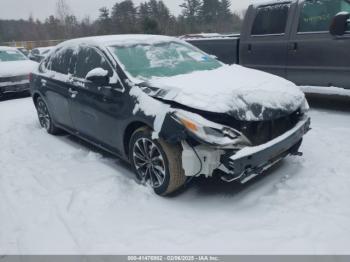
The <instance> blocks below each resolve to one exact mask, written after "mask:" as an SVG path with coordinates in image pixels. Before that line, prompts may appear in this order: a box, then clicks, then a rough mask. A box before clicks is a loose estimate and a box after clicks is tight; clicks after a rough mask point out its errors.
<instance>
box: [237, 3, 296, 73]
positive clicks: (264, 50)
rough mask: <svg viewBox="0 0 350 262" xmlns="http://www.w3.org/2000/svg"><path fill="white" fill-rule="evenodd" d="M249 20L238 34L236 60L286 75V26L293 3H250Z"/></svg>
mask: <svg viewBox="0 0 350 262" xmlns="http://www.w3.org/2000/svg"><path fill="white" fill-rule="evenodd" d="M250 8H251V10H249V11H248V14H249V15H250V16H251V19H248V20H247V21H251V24H249V25H245V27H246V28H248V30H247V31H246V32H244V33H243V34H242V39H241V44H240V62H241V64H242V65H244V66H247V67H251V68H255V69H259V70H263V71H266V72H269V73H272V74H275V75H279V76H281V77H286V66H287V50H288V40H289V33H290V30H289V29H290V26H291V23H292V17H293V14H294V11H295V8H296V5H295V4H293V3H291V2H288V1H286V2H281V3H274V4H268V5H261V6H259V7H255V6H251V7H250Z"/></svg>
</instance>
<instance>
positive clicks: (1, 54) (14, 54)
mask: <svg viewBox="0 0 350 262" xmlns="http://www.w3.org/2000/svg"><path fill="white" fill-rule="evenodd" d="M21 60H27V58H26V57H25V56H24V55H23V54H22V53H21V52H19V51H17V50H0V62H9V61H21Z"/></svg>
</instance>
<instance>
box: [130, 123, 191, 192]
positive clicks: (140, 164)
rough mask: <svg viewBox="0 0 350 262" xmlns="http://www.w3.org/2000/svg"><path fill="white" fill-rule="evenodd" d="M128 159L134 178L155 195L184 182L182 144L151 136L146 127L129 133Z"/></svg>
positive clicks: (182, 184) (179, 185)
mask: <svg viewBox="0 0 350 262" xmlns="http://www.w3.org/2000/svg"><path fill="white" fill-rule="evenodd" d="M129 159H130V162H131V164H132V166H133V168H134V170H135V173H136V177H137V179H138V180H139V181H140V182H141V183H144V184H146V183H147V184H149V185H150V186H151V187H152V188H153V190H154V192H155V193H156V194H158V195H161V196H167V195H170V194H172V193H175V192H176V191H178V190H179V189H181V187H183V186H184V185H185V183H186V180H187V178H186V176H185V171H184V170H183V167H182V148H181V146H180V145H171V144H169V143H167V142H166V141H164V140H163V139H157V140H154V139H152V131H151V130H150V129H149V128H147V127H142V128H139V129H137V130H136V131H135V132H134V134H133V135H132V137H131V140H130V145H129Z"/></svg>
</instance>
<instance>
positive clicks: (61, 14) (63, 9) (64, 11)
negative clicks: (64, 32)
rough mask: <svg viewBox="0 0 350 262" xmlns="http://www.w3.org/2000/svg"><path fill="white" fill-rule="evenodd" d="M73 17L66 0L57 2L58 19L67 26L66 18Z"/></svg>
mask: <svg viewBox="0 0 350 262" xmlns="http://www.w3.org/2000/svg"><path fill="white" fill-rule="evenodd" d="M70 15H71V10H70V7H69V5H68V4H67V2H66V0H57V2H56V17H57V18H58V19H59V20H60V21H61V23H62V24H65V22H66V18H67V17H68V16H70Z"/></svg>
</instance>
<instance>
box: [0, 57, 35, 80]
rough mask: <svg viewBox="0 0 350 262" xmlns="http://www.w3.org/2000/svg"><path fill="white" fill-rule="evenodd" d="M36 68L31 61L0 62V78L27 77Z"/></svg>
mask: <svg viewBox="0 0 350 262" xmlns="http://www.w3.org/2000/svg"><path fill="white" fill-rule="evenodd" d="M37 67H38V63H36V62H34V61H31V60H21V61H9V62H0V77H11V76H22V75H29V74H30V73H31V72H33V71H34V70H35V69H36V68H37Z"/></svg>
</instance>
